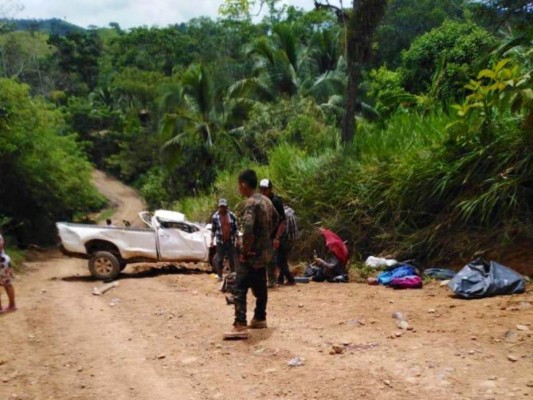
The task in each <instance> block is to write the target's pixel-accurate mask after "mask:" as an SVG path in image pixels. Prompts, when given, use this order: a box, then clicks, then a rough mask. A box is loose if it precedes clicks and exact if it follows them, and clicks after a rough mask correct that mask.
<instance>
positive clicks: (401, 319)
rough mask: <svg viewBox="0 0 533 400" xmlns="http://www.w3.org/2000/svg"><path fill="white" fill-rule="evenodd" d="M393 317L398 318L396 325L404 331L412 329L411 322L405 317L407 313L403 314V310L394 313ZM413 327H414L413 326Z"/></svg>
mask: <svg viewBox="0 0 533 400" xmlns="http://www.w3.org/2000/svg"><path fill="white" fill-rule="evenodd" d="M392 318H394V319H396V326H397V327H398V328H400V329H402V330H404V331H406V330H410V329H409V328H410V327H409V322H407V318H405V315H403V314H402V313H401V312H399V311H396V312H393V313H392ZM411 329H412V328H411Z"/></svg>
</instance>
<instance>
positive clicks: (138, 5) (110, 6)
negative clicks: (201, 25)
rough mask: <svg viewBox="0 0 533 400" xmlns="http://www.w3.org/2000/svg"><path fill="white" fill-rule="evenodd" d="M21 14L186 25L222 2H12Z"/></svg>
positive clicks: (296, 1)
mask: <svg viewBox="0 0 533 400" xmlns="http://www.w3.org/2000/svg"><path fill="white" fill-rule="evenodd" d="M0 1H1V0H0ZM16 1H18V3H20V4H21V5H22V6H24V10H23V11H22V12H20V13H19V14H18V15H16V17H17V18H38V19H41V18H60V19H63V18H64V19H66V20H67V21H68V22H71V23H73V24H76V25H79V26H82V27H87V26H89V25H97V26H107V25H108V24H109V22H118V23H119V24H120V26H121V27H123V28H131V27H134V26H141V25H147V26H152V25H159V26H166V25H169V24H174V23H180V22H186V21H188V20H190V19H191V18H196V17H201V16H206V17H211V18H216V17H217V15H218V8H219V6H220V4H222V2H223V0H16ZM284 2H285V3H286V4H291V5H295V6H298V7H303V8H305V9H311V8H312V7H313V0H285V1H284Z"/></svg>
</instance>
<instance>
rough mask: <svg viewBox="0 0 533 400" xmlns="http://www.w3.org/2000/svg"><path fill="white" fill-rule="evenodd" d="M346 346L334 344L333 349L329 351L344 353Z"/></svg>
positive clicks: (330, 352)
mask: <svg viewBox="0 0 533 400" xmlns="http://www.w3.org/2000/svg"><path fill="white" fill-rule="evenodd" d="M344 349H345V347H344V346H343V345H340V344H334V345H332V346H331V350H330V351H329V354H332V355H333V354H342V353H344Z"/></svg>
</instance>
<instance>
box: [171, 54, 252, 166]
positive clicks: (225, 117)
mask: <svg viewBox="0 0 533 400" xmlns="http://www.w3.org/2000/svg"><path fill="white" fill-rule="evenodd" d="M226 93H227V92H226V90H224V88H217V87H216V86H215V82H214V79H213V75H212V73H211V72H210V71H209V70H208V69H207V68H205V67H204V66H203V65H199V64H193V65H191V66H190V67H189V68H188V69H187V71H185V73H184V74H183V75H182V76H181V79H180V81H179V83H177V84H175V85H173V86H170V87H168V88H167V90H166V91H165V93H164V95H163V97H162V99H161V104H160V108H161V114H162V119H161V123H160V133H161V138H162V140H163V145H162V147H161V155H162V157H163V161H165V162H166V163H169V164H170V165H172V164H173V162H174V160H175V156H176V155H177V154H179V152H181V151H182V149H183V144H184V141H185V140H187V139H188V138H190V137H191V135H196V137H197V138H198V137H199V138H200V140H201V141H202V143H203V144H204V147H205V148H206V150H207V153H208V154H211V148H212V147H213V145H214V143H215V142H216V141H217V139H218V137H219V136H221V135H224V134H225V133H227V132H231V131H232V130H235V129H238V128H239V127H240V126H241V124H242V121H243V120H244V118H245V117H246V115H247V113H248V111H249V109H250V108H251V106H252V102H251V101H249V100H247V99H243V98H237V97H233V98H230V97H228V96H227V95H226Z"/></svg>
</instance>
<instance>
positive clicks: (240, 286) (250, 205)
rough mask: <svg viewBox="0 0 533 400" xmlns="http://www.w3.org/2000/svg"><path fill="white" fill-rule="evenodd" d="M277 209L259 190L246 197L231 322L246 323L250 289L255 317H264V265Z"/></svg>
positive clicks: (260, 319) (260, 318) (257, 318)
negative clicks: (242, 260)
mask: <svg viewBox="0 0 533 400" xmlns="http://www.w3.org/2000/svg"><path fill="white" fill-rule="evenodd" d="M277 220H278V213H277V212H276V210H275V209H274V207H273V205H272V202H271V201H270V200H269V199H268V198H267V197H265V196H263V195H261V194H258V193H257V194H254V195H253V196H252V197H250V198H249V199H248V200H247V201H246V205H245V207H244V218H243V249H242V253H243V254H244V255H245V256H246V262H244V263H241V264H240V265H239V266H237V270H236V272H237V279H236V285H235V288H234V289H233V297H234V302H235V323H234V325H246V295H247V294H248V289H252V293H253V295H254V296H255V297H256V306H255V311H254V319H255V320H257V321H264V320H265V319H266V305H267V300H268V294H267V277H266V267H267V265H268V264H269V263H270V261H271V259H272V240H271V234H272V231H273V230H274V228H275V227H276V225H277Z"/></svg>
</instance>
